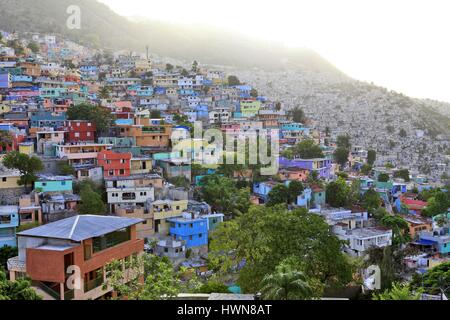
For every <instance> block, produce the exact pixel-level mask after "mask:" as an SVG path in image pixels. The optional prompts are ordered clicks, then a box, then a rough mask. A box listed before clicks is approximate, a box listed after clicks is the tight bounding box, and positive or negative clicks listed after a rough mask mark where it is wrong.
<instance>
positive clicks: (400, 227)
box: [380, 215, 410, 244]
mask: <svg viewBox="0 0 450 320" xmlns="http://www.w3.org/2000/svg"><path fill="white" fill-rule="evenodd" d="M380 223H381V225H383V226H384V227H386V228H390V229H392V232H393V243H394V244H403V243H406V242H407V241H408V240H409V238H410V237H409V233H408V231H409V227H408V223H407V222H406V221H405V219H403V218H402V217H400V216H389V215H387V216H384V217H383V218H381V221H380Z"/></svg>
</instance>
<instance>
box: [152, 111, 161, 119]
mask: <svg viewBox="0 0 450 320" xmlns="http://www.w3.org/2000/svg"><path fill="white" fill-rule="evenodd" d="M150 118H152V119H161V111H159V110H152V111H150Z"/></svg>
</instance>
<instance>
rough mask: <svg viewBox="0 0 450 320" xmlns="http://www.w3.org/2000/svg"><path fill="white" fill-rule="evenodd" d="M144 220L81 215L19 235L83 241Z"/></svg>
mask: <svg viewBox="0 0 450 320" xmlns="http://www.w3.org/2000/svg"><path fill="white" fill-rule="evenodd" d="M141 222H144V220H142V219H137V218H122V217H111V216H94V215H83V216H75V217H72V218H68V219H64V220H60V221H56V222H53V223H49V224H46V225H43V226H40V227H37V228H34V229H30V230H27V231H24V232H20V233H18V234H17V235H19V236H28V237H44V238H54V239H65V240H72V241H83V240H86V239H90V238H94V237H99V236H102V235H104V234H108V233H111V232H114V231H117V230H120V229H123V228H127V227H130V226H132V225H135V224H138V223H141Z"/></svg>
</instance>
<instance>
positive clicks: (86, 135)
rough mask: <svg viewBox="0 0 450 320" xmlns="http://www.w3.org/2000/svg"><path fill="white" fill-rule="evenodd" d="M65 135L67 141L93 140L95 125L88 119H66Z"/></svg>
mask: <svg viewBox="0 0 450 320" xmlns="http://www.w3.org/2000/svg"><path fill="white" fill-rule="evenodd" d="M65 128H66V131H67V132H66V137H65V140H66V142H68V143H77V142H95V132H96V125H95V123H92V122H90V121H82V120H71V121H66V123H65Z"/></svg>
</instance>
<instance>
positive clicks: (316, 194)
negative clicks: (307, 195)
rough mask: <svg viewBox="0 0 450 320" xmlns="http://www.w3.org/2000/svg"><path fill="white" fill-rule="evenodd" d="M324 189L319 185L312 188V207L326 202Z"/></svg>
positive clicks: (321, 205)
mask: <svg viewBox="0 0 450 320" xmlns="http://www.w3.org/2000/svg"><path fill="white" fill-rule="evenodd" d="M326 195H327V193H326V191H325V189H322V188H320V187H313V188H312V204H313V206H314V207H316V208H317V207H323V206H324V205H325V203H326Z"/></svg>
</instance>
